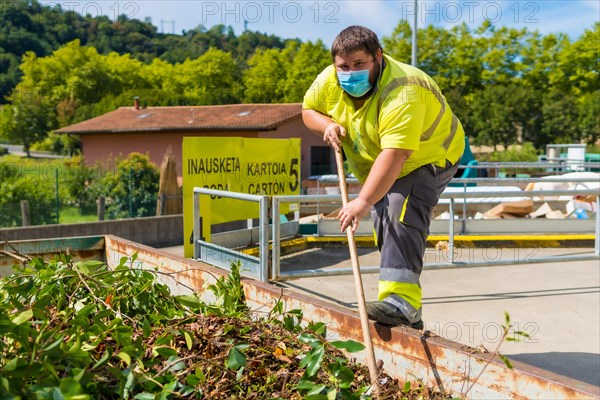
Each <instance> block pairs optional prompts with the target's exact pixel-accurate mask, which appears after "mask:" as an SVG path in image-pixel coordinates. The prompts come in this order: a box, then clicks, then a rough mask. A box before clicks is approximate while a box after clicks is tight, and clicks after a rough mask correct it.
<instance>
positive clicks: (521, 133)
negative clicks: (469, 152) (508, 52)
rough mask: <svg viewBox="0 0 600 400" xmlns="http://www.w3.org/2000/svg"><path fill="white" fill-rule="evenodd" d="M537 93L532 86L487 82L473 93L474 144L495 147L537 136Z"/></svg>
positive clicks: (505, 146)
mask: <svg viewBox="0 0 600 400" xmlns="http://www.w3.org/2000/svg"><path fill="white" fill-rule="evenodd" d="M536 97H538V94H536V92H535V91H534V90H532V89H531V88H527V87H524V86H519V85H516V84H510V85H495V86H492V85H489V86H485V87H484V88H483V89H481V90H479V91H477V92H476V93H475V98H476V99H477V101H474V102H473V128H474V129H475V132H476V135H475V140H474V144H477V145H490V146H494V149H496V146H497V145H498V144H502V145H504V148H507V147H508V146H509V145H510V144H513V143H519V142H520V141H522V139H523V138H529V137H534V136H535V135H536V123H537V120H538V119H539V116H537V115H536V111H537V109H538V107H539V105H538V104H536V102H535V99H536Z"/></svg>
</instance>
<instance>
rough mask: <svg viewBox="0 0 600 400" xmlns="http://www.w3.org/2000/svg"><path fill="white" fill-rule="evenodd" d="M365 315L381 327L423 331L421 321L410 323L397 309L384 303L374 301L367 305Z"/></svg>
mask: <svg viewBox="0 0 600 400" xmlns="http://www.w3.org/2000/svg"><path fill="white" fill-rule="evenodd" d="M366 306H367V315H368V316H369V319H372V320H375V321H377V322H379V323H380V324H382V325H387V326H398V325H405V326H410V327H411V328H413V329H418V330H423V328H424V324H423V321H420V320H419V321H417V322H412V323H411V322H410V321H409V320H408V319H407V318H406V317H405V316H404V314H403V313H402V311H400V310H399V309H398V308H397V307H395V306H394V305H392V304H390V303H386V302H385V301H375V302H372V303H367V304H366Z"/></svg>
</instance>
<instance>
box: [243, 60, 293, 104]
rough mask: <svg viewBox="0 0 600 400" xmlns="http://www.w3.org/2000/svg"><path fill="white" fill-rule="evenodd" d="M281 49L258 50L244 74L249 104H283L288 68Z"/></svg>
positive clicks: (245, 94)
mask: <svg viewBox="0 0 600 400" xmlns="http://www.w3.org/2000/svg"><path fill="white" fill-rule="evenodd" d="M286 65H287V64H285V63H284V61H283V59H282V55H281V51H280V50H279V49H258V50H257V51H256V53H254V55H253V56H252V57H250V59H249V60H248V69H247V70H245V71H244V73H243V77H244V78H243V81H244V88H245V93H244V100H245V101H246V102H248V103H281V102H282V100H283V93H282V91H281V86H282V82H283V81H284V80H285V78H286V68H285V66H286Z"/></svg>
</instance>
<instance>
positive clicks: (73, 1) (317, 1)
mask: <svg viewBox="0 0 600 400" xmlns="http://www.w3.org/2000/svg"><path fill="white" fill-rule="evenodd" d="M42 3H43V4H56V3H60V4H61V5H62V7H63V9H71V10H74V11H77V12H79V13H82V14H83V13H87V14H90V15H92V16H96V15H98V14H104V15H108V16H109V17H110V18H111V19H113V18H114V17H115V15H118V14H125V15H127V16H129V17H130V18H137V19H140V20H144V19H145V18H150V19H151V22H152V24H154V25H155V26H156V27H157V28H158V31H159V32H165V33H172V32H175V33H178V34H179V33H181V31H182V30H189V29H192V28H194V27H196V26H198V25H199V24H202V25H204V26H206V27H208V28H210V27H211V26H213V25H216V24H220V23H222V24H224V25H231V26H232V27H233V28H234V31H235V33H236V34H238V35H239V34H240V33H241V32H242V31H243V29H244V20H245V21H246V24H247V27H248V29H250V30H253V31H259V32H264V33H267V34H274V35H277V36H279V37H282V38H296V37H298V38H300V39H302V40H303V41H307V40H311V41H316V40H317V39H321V40H323V42H324V43H325V45H327V46H329V45H330V44H331V42H332V41H333V39H334V38H335V36H336V34H337V33H338V32H339V31H340V30H342V29H343V28H345V27H346V26H349V25H355V24H358V25H364V26H367V27H369V28H371V29H373V30H374V31H375V32H376V33H377V34H378V35H379V37H380V38H381V37H382V36H389V35H391V34H392V32H393V30H394V28H395V27H396V25H397V24H398V22H399V21H400V20H401V19H406V20H408V21H409V22H410V23H411V24H412V21H413V19H414V9H415V7H414V1H413V0H408V1H389V0H344V1H333V0H331V1H327V0H325V1H321V0H295V1H287V0H286V1H281V0H249V1H246V0H244V1H232V0H211V1H201V0H124V1H122V0H118V1H117V0H60V1H45V0H44V1H42ZM417 15H418V24H419V26H421V27H423V26H425V25H428V24H435V25H439V26H443V27H452V26H453V25H455V24H462V23H463V22H464V23H467V24H468V25H469V26H471V27H476V26H479V25H480V24H481V22H482V21H483V20H485V19H489V20H490V21H491V22H493V23H494V25H496V26H509V27H516V28H522V27H527V28H528V29H529V30H538V31H540V32H541V33H543V34H547V33H551V32H563V33H566V34H568V35H570V36H571V37H572V38H574V39H575V38H577V37H578V36H579V35H581V34H582V33H583V31H584V30H585V29H586V28H589V27H591V26H592V24H593V23H594V22H596V21H599V20H600V0H538V1H522V0H501V1H498V0H495V1H475V0H474V1H445V0H437V1H430V0H419V1H418V6H417Z"/></svg>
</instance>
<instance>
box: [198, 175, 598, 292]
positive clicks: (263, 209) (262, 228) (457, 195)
mask: <svg viewBox="0 0 600 400" xmlns="http://www.w3.org/2000/svg"><path fill="white" fill-rule="evenodd" d="M505 180H507V181H512V179H505ZM473 181H475V182H483V181H488V180H487V178H465V179H455V180H453V181H452V182H456V183H469V182H473ZM531 181H532V182H568V183H583V182H590V179H589V178H587V179H585V178H584V179H561V178H554V179H539V178H537V179H534V178H533V179H531ZM200 195H211V196H221V197H228V198H234V199H239V200H244V201H252V202H257V203H259V206H260V217H259V257H258V258H254V260H252V262H256V263H258V265H257V267H258V269H259V270H258V271H257V273H256V275H257V277H256V278H257V279H259V280H261V281H263V282H266V281H268V280H269V275H270V278H271V279H273V280H281V279H291V278H300V277H305V276H332V275H345V274H351V273H352V269H351V268H336V269H335V270H327V271H316V270H296V271H293V272H282V271H281V269H280V259H281V237H280V236H281V221H280V220H279V215H280V209H281V203H286V202H287V203H316V202H320V201H329V202H334V201H341V195H288V196H273V197H269V196H258V195H250V194H245V193H237V192H228V191H222V190H213V189H205V188H194V258H196V259H201V260H202V249H203V248H204V250H205V252H206V251H213V252H223V253H228V254H231V255H232V256H234V257H238V259H251V258H252V256H249V255H246V254H243V253H240V252H236V251H234V250H231V249H227V248H225V247H221V246H217V245H214V244H211V243H208V242H206V241H204V240H202V235H201V223H202V218H201V215H200V210H201V206H200ZM574 195H584V196H587V195H595V196H596V204H600V192H599V190H598V189H587V188H586V189H568V190H567V189H565V190H535V191H521V190H519V191H490V192H471V193H469V192H466V191H462V192H450V193H449V192H445V193H442V195H441V197H440V198H441V199H449V200H450V207H449V214H450V217H449V220H448V233H449V235H448V236H449V241H448V251H449V254H450V258H449V262H448V263H433V264H425V265H424V269H441V268H456V267H463V268H464V267H475V266H484V265H489V264H490V263H489V262H481V261H471V262H456V261H455V257H454V249H455V245H454V242H455V236H456V232H455V229H454V221H455V219H454V216H455V206H456V200H457V199H462V200H463V202H464V201H466V199H467V198H489V197H497V198H514V197H532V198H533V197H538V196H539V197H543V196H546V197H547V196H574ZM349 197H350V198H351V199H352V198H356V197H357V195H356V194H354V195H350V196H349ZM269 203H271V219H272V226H271V228H272V235H271V238H272V253H271V254H272V257H271V260H270V261H271V263H270V271H269V232H268V229H269ZM236 255H237V256H236ZM599 256H600V218H599V217H598V213H596V221H595V242H594V252H593V254H589V255H588V254H580V255H571V256H553V257H546V258H537V259H533V258H528V259H526V260H514V259H511V260H495V261H494V262H493V265H506V264H517V263H520V262H525V261H526V262H528V263H539V262H554V261H561V262H564V261H580V260H590V259H599ZM222 258H223V257H221V259H222ZM203 261H204V260H203ZM225 268H227V266H225ZM361 271H362V272H363V273H376V272H378V271H379V267H363V268H361ZM269 272H270V274H269Z"/></svg>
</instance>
